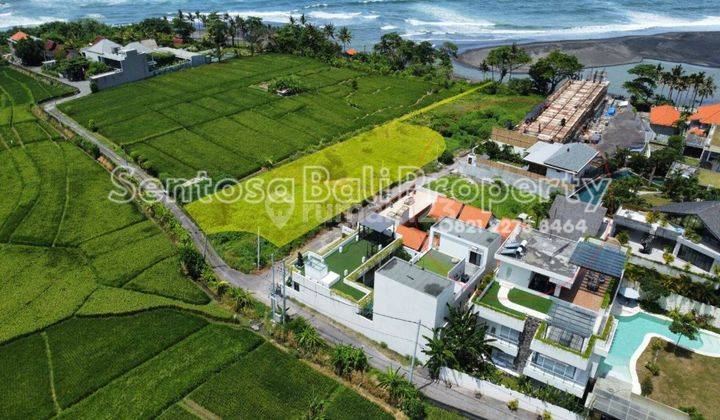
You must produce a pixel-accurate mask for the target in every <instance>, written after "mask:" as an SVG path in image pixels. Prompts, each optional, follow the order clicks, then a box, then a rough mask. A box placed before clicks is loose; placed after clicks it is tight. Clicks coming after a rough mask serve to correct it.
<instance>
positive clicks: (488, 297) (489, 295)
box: [477, 282, 526, 319]
mask: <svg viewBox="0 0 720 420" xmlns="http://www.w3.org/2000/svg"><path fill="white" fill-rule="evenodd" d="M499 291H500V283H498V282H493V284H492V286H490V288H489V289H488V291H487V292H486V293H485V294H484V295H483V296H482V297H481V298H480V299H477V303H479V304H482V305H483V306H488V307H490V308H493V309H495V310H497V311H499V312H502V313H504V314H507V315H510V316H512V317H515V318H518V319H525V318H526V315H525V314H524V313H521V312H518V311H516V310H514V309H510V308H508V307H507V306H505V305H503V304H502V303H500V300H498V292H499Z"/></svg>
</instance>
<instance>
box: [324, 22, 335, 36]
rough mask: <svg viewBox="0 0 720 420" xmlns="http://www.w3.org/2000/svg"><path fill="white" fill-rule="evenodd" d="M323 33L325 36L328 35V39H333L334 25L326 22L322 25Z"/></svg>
mask: <svg viewBox="0 0 720 420" xmlns="http://www.w3.org/2000/svg"><path fill="white" fill-rule="evenodd" d="M323 33H324V34H325V36H326V37H328V39H335V25H333V24H332V23H328V24H327V25H325V26H323Z"/></svg>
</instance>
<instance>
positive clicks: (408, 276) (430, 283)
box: [377, 257, 453, 297]
mask: <svg viewBox="0 0 720 420" xmlns="http://www.w3.org/2000/svg"><path fill="white" fill-rule="evenodd" d="M377 274H382V275H384V276H386V277H388V278H391V279H393V280H394V281H396V282H398V283H402V284H404V285H406V286H409V287H412V288H413V289H415V290H417V291H419V292H422V293H425V294H428V295H430V296H433V297H437V296H439V295H440V294H441V293H442V292H443V291H444V290H445V289H447V288H448V287H450V288H452V287H453V282H452V281H450V280H449V279H447V278H445V277H442V276H440V275H438V274H435V273H434V272H432V271H429V270H424V269H423V268H421V267H418V266H417V265H413V264H410V263H409V262H407V261H404V260H401V259H400V258H397V257H395V258H393V259H391V260H390V261H388V262H387V264H385V265H383V266H382V267H381V268H380V269H379V270H378V271H377Z"/></svg>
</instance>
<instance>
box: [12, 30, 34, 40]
mask: <svg viewBox="0 0 720 420" xmlns="http://www.w3.org/2000/svg"><path fill="white" fill-rule="evenodd" d="M28 37H29V35H28V34H26V33H25V32H23V31H18V32H15V34H13V36H11V37H10V40H11V41H20V40H23V39H28Z"/></svg>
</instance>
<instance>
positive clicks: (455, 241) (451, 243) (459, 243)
mask: <svg viewBox="0 0 720 420" xmlns="http://www.w3.org/2000/svg"><path fill="white" fill-rule="evenodd" d="M436 237H438V238H439V241H440V243H439V244H438V246H437V249H438V251H440V252H442V253H443V254H447V255H449V256H451V257H454V258H457V259H459V260H467V259H468V256H469V255H470V249H469V248H468V244H467V243H466V242H465V241H463V240H461V239H459V238H456V237H452V236H449V235H443V234H438V233H436ZM482 252H483V253H485V251H484V250H482ZM483 259H484V258H483Z"/></svg>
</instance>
